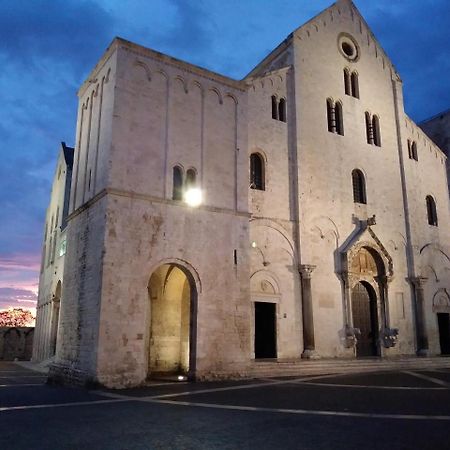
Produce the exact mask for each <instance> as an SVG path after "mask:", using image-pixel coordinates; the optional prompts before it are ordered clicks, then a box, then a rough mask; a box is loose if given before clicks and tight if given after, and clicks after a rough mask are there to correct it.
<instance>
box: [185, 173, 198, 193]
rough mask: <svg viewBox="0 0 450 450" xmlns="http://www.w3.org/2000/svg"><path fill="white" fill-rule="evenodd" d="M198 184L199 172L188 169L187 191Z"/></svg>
mask: <svg viewBox="0 0 450 450" xmlns="http://www.w3.org/2000/svg"><path fill="white" fill-rule="evenodd" d="M196 184H197V172H196V171H195V169H188V171H187V172H186V189H190V188H193V187H195V186H196Z"/></svg>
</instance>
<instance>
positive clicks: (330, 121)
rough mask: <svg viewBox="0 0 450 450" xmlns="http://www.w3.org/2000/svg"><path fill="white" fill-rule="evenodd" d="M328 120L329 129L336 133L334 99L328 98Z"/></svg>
mask: <svg viewBox="0 0 450 450" xmlns="http://www.w3.org/2000/svg"><path fill="white" fill-rule="evenodd" d="M327 121H328V131H329V132H330V133H334V132H335V131H336V118H335V115H334V106H333V101H332V100H331V99H330V98H327Z"/></svg>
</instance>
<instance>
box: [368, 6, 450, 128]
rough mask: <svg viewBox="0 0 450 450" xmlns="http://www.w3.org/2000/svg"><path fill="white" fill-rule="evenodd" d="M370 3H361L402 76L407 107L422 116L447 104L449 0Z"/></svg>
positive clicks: (449, 103) (449, 84)
mask: <svg viewBox="0 0 450 450" xmlns="http://www.w3.org/2000/svg"><path fill="white" fill-rule="evenodd" d="M361 3H362V2H361ZM370 5H371V6H367V7H365V9H367V16H366V18H367V21H368V22H369V24H370V26H371V27H372V30H373V32H374V34H375V36H377V38H378V40H379V41H380V43H381V45H382V46H383V47H384V49H385V50H386V52H387V54H388V56H389V57H390V58H391V60H392V61H393V63H394V64H395V66H396V68H397V70H398V72H399V73H400V75H401V77H402V79H403V83H404V97H405V108H406V112H407V113H409V114H410V115H411V116H412V118H413V119H415V120H416V121H420V120H423V119H425V118H427V117H428V116H431V115H434V114H437V113H438V112H440V111H443V110H446V109H448V108H449V107H450V81H449V80H450V77H449V75H448V74H449V73H450V52H449V43H450V27H449V25H448V23H449V19H450V5H449V2H448V0H434V1H433V2H423V1H412V2H407V4H406V2H390V3H389V2H387V1H382V2H374V3H371V4H370ZM361 7H362V5H361ZM381 18H382V20H381Z"/></svg>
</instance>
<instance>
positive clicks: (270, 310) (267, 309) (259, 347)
mask: <svg viewBox="0 0 450 450" xmlns="http://www.w3.org/2000/svg"><path fill="white" fill-rule="evenodd" d="M275 311H276V304H275V303H264V302H255V358H276V357H277V341H276V314H275Z"/></svg>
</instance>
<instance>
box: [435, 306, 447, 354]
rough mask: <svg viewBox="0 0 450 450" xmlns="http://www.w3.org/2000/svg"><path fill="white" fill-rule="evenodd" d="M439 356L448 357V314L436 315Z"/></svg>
mask: <svg viewBox="0 0 450 450" xmlns="http://www.w3.org/2000/svg"><path fill="white" fill-rule="evenodd" d="M437 318H438V328H439V344H440V346H441V355H446V356H448V355H450V314H449V313H437Z"/></svg>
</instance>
